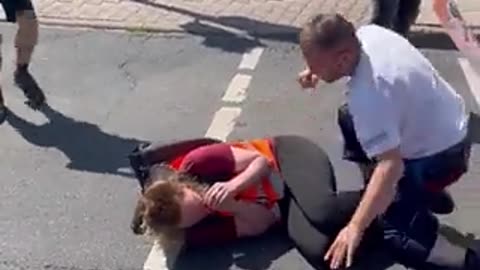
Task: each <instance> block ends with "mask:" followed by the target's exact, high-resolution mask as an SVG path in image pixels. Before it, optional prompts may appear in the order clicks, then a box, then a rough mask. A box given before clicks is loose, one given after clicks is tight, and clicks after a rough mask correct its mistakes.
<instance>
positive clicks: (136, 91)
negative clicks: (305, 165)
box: [0, 25, 480, 270]
mask: <svg viewBox="0 0 480 270" xmlns="http://www.w3.org/2000/svg"><path fill="white" fill-rule="evenodd" d="M13 30H14V28H13V27H12V26H10V25H2V26H1V27H0V31H1V33H3V35H4V38H3V56H4V57H3V59H4V60H3V61H4V66H3V76H4V79H3V89H4V94H5V98H6V100H7V104H8V106H9V108H10V109H11V111H12V112H11V115H10V116H9V118H8V121H7V122H6V123H4V124H3V125H2V126H0V132H1V138H2V139H1V140H0V179H1V180H0V181H1V188H0V269H1V270H4V269H5V270H133V269H142V268H143V265H144V263H145V261H146V260H147V256H148V254H149V252H150V249H151V244H150V243H148V242H146V241H145V240H144V239H142V238H139V237H135V236H134V235H132V233H131V232H130V230H129V221H130V217H131V213H132V210H133V207H134V200H135V198H136V192H137V190H138V186H137V183H136V181H135V180H134V178H133V175H132V174H131V172H130V170H129V169H128V164H127V160H126V155H127V154H128V152H129V151H130V150H131V149H132V148H133V147H134V146H135V145H136V144H138V143H139V142H142V141H152V140H154V141H157V140H168V139H172V138H191V137H202V136H205V134H216V135H218V136H228V138H244V137H257V136H264V135H274V134H302V135H304V136H307V137H309V138H312V139H313V140H315V141H316V142H318V143H319V144H321V145H322V146H323V147H324V148H326V149H327V151H328V152H329V154H330V155H331V158H332V160H333V162H334V166H335V169H336V174H337V177H338V179H339V181H340V186H342V187H343V188H345V189H348V188H352V187H354V186H356V185H359V183H360V182H359V177H358V174H357V172H356V171H355V170H354V168H353V166H351V164H348V163H347V162H344V161H341V160H340V147H339V145H340V142H341V138H340V134H339V133H338V130H337V128H336V119H335V113H336V108H337V106H338V105H339V104H340V103H341V101H342V92H343V85H342V83H341V82H340V83H336V84H333V85H325V86H322V87H321V88H320V90H319V91H318V92H316V93H313V94H309V93H305V92H302V91H300V89H299V87H298V86H297V84H296V82H295V76H296V74H297V72H298V71H299V70H300V69H301V68H302V66H303V63H302V60H301V55H300V53H299V51H298V48H297V47H296V44H295V42H294V41H293V42H292V40H290V39H289V38H284V37H275V38H267V39H264V40H251V39H246V38H242V37H236V36H233V35H225V34H223V35H218V34H217V35H202V34H200V33H193V32H192V33H190V34H186V35H170V36H166V35H144V34H135V33H113V32H99V31H76V30H75V31H73V30H62V29H54V28H43V29H42V32H41V41H40V45H39V46H38V48H37V50H36V53H35V56H34V61H33V64H32V73H33V74H34V75H35V76H36V78H37V80H38V82H39V84H40V85H41V86H42V88H43V89H44V90H45V92H46V95H47V97H48V100H49V104H50V106H49V107H46V108H44V109H43V110H41V111H32V110H30V109H28V108H27V107H26V106H25V105H24V104H23V102H24V97H23V95H22V93H21V92H20V90H18V89H17V88H16V87H14V86H13V80H12V71H13V62H14V54H13V52H14V50H13V45H12V44H13V34H14V32H13ZM423 38H426V37H423ZM434 43H435V42H434ZM427 45H428V44H427ZM433 45H438V44H433ZM257 47H261V48H260V49H254V48H257ZM251 49H254V50H253V52H251ZM423 51H424V52H425V54H426V55H427V56H428V57H429V58H430V59H431V60H432V61H433V63H434V64H435V66H436V67H437V68H438V69H439V70H440V72H441V73H442V74H443V75H444V76H445V77H446V79H447V80H448V81H449V82H451V83H452V84H453V85H454V86H455V87H456V88H457V90H458V91H459V92H460V93H462V95H463V96H464V97H465V98H466V99H467V103H468V105H469V108H470V109H471V110H473V111H477V105H476V104H477V103H476V101H475V95H472V91H471V89H470V87H469V84H468V80H467V77H466V75H465V72H464V69H462V67H461V65H460V64H459V55H458V53H457V52H456V51H453V50H449V49H436V48H425V49H423ZM249 52H250V53H249ZM245 53H247V54H245ZM241 63H242V64H241ZM228 89H229V90H228ZM477 90H480V89H477ZM232 108H233V109H232ZM232 115H233V116H232ZM229 117H230V118H231V120H233V121H234V124H233V125H232V124H231V121H230V120H229V119H230V118H229ZM212 119H213V120H212ZM213 122H215V123H216V124H212V123H213ZM222 123H224V126H223V127H222ZM225 125H226V126H227V127H225ZM209 127H210V128H209ZM479 157H480V154H479V153H478V149H477V148H475V149H474V153H473V158H472V166H471V172H470V173H469V174H468V175H467V176H466V177H464V180H463V181H462V182H461V183H460V184H457V185H456V186H455V187H454V188H452V191H453V194H454V196H455V198H456V199H457V204H458V207H459V209H457V210H456V212H455V213H454V214H452V215H451V216H449V217H447V218H446V219H445V222H446V223H448V224H451V225H453V226H455V227H456V228H457V229H458V230H460V231H461V232H464V233H472V234H476V235H478V234H479V233H480V221H479V220H478V219H476V218H475V217H476V216H478V215H479V214H480V202H479V200H478V193H479V192H480V183H479V182H478V181H476V180H477V178H478V174H479V168H480V167H479V166H477V165H478V162H479ZM475 197H477V199H475ZM178 268H179V269H208V270H217V269H218V270H226V269H255V270H260V269H288V270H295V269H310V268H309V267H308V266H307V265H306V263H305V262H304V261H303V259H302V258H301V257H300V256H299V255H298V253H297V252H296V251H295V250H293V249H291V247H290V246H289V245H288V242H287V241H286V240H285V239H281V238H272V237H270V238H268V237H266V238H265V237H264V238H260V239H258V241H252V240H250V241H243V242H242V241H240V242H239V243H236V244H235V245H232V246H231V247H222V248H221V249H216V250H202V251H196V252H192V253H190V254H187V255H186V256H185V257H182V258H181V260H180V263H179V266H178ZM391 269H402V268H391Z"/></svg>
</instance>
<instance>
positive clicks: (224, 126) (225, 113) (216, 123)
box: [205, 107, 242, 141]
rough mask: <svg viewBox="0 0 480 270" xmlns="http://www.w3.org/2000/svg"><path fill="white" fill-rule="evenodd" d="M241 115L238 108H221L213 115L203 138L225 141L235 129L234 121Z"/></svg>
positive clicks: (240, 110)
mask: <svg viewBox="0 0 480 270" xmlns="http://www.w3.org/2000/svg"><path fill="white" fill-rule="evenodd" d="M241 113H242V109H240V108H238V107H223V108H221V109H220V110H218V111H217V112H216V113H215V116H214V117H213V120H212V123H211V124H210V127H209V128H208V130H207V133H206V134H205V137H209V138H215V139H219V140H222V141H225V140H226V139H227V137H228V135H230V133H231V132H232V131H233V129H234V128H235V120H236V119H237V118H238V116H240V114H241Z"/></svg>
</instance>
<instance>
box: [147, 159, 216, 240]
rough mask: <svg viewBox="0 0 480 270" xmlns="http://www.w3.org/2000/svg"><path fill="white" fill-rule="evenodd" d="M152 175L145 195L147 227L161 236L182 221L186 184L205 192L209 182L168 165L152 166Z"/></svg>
mask: <svg viewBox="0 0 480 270" xmlns="http://www.w3.org/2000/svg"><path fill="white" fill-rule="evenodd" d="M165 170H167V171H168V172H167V173H165ZM150 178H151V179H150V180H151V185H150V186H148V187H147V188H146V189H145V191H144V193H143V196H142V198H141V200H142V202H143V204H144V207H145V212H144V224H145V227H146V229H147V231H148V232H150V234H153V235H157V236H158V235H162V234H165V233H167V232H168V233H171V232H172V230H175V228H178V225H179V223H180V218H181V207H180V202H181V200H182V199H183V196H184V188H188V189H191V190H193V191H194V192H196V193H198V194H200V195H202V194H203V193H204V192H205V191H206V189H207V188H208V186H207V185H205V184H201V183H199V182H198V180H197V179H196V178H195V177H193V176H191V175H189V174H186V173H182V172H178V171H174V170H171V169H166V168H165V167H164V165H162V166H158V167H156V168H152V171H151V174H150Z"/></svg>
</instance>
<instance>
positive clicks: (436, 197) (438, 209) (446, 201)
mask: <svg viewBox="0 0 480 270" xmlns="http://www.w3.org/2000/svg"><path fill="white" fill-rule="evenodd" d="M429 196H430V198H429V207H430V210H431V211H432V212H433V213H435V214H439V215H448V214H451V213H452V212H453V210H455V202H454V201H453V198H452V196H451V195H450V193H448V191H446V190H445V191H441V192H435V193H430V194H429ZM479 270H480V269H479Z"/></svg>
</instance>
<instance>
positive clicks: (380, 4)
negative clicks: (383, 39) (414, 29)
mask: <svg viewBox="0 0 480 270" xmlns="http://www.w3.org/2000/svg"><path fill="white" fill-rule="evenodd" d="M421 2H422V1H421V0H374V4H375V14H374V16H373V19H372V23H373V24H376V25H379V26H382V27H385V28H389V29H391V30H393V31H395V32H397V33H398V34H401V35H403V36H407V35H408V32H409V31H410V27H411V26H412V24H414V23H415V21H416V19H417V17H418V15H419V13H420V4H421Z"/></svg>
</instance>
